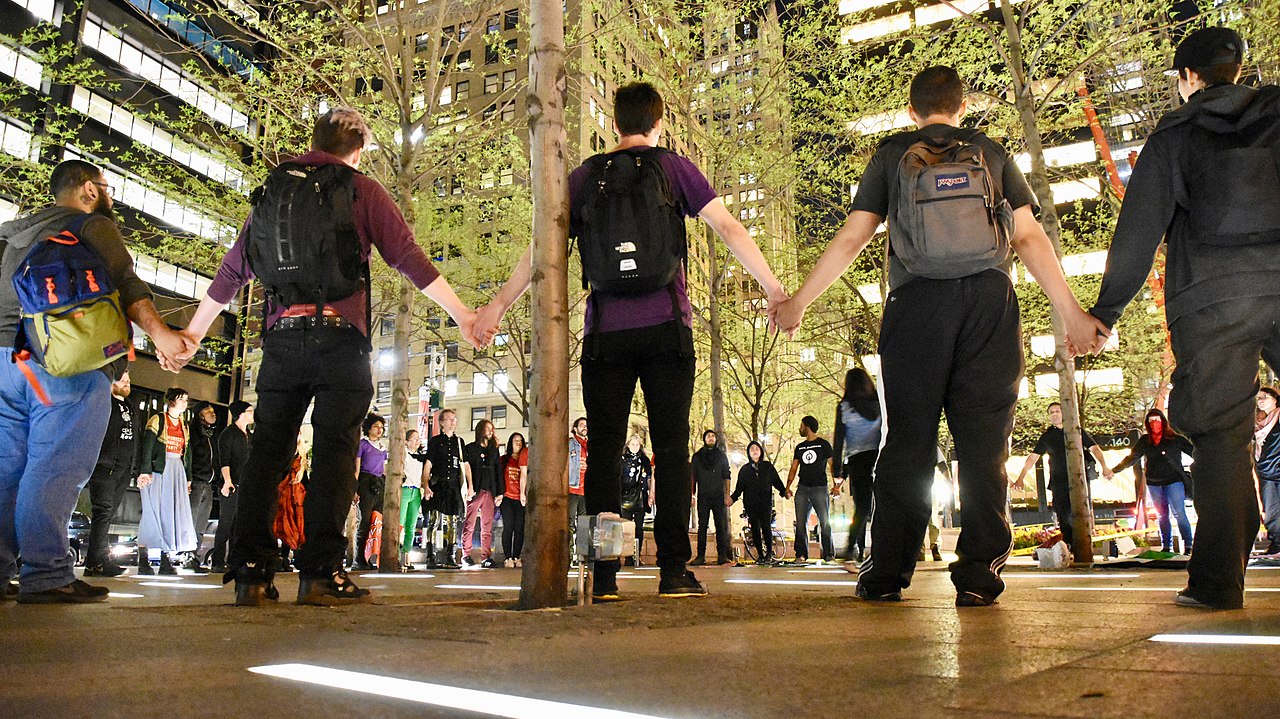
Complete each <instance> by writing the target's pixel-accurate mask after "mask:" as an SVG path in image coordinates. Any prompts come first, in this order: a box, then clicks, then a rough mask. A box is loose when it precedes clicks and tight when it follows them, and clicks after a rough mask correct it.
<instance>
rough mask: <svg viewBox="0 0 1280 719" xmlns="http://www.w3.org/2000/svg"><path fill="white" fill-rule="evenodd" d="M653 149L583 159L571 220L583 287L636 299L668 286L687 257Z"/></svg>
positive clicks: (680, 220) (679, 219) (678, 215)
mask: <svg viewBox="0 0 1280 719" xmlns="http://www.w3.org/2000/svg"><path fill="white" fill-rule="evenodd" d="M668 152H670V150H667V149H665V148H660V147H655V148H646V149H643V150H620V151H618V152H614V153H611V154H607V155H596V156H595V157H592V158H591V159H589V160H587V166H588V168H589V170H588V173H587V178H586V181H585V182H584V183H583V186H582V194H583V198H582V202H581V204H580V209H579V211H578V212H577V213H576V215H575V216H574V217H573V218H572V220H573V225H574V227H573V229H574V231H575V232H576V234H577V238H578V254H579V256H580V257H581V258H582V280H583V285H584V286H586V285H590V286H591V287H592V288H594V289H596V290H599V291H601V292H605V293H607V294H612V295H637V294H644V293H647V292H653V291H656V290H660V289H662V288H664V287H667V286H669V285H671V283H672V282H673V281H674V280H675V278H676V273H678V272H680V271H681V270H682V268H683V267H684V262H685V257H686V255H687V254H688V243H687V240H686V238H685V227H684V214H683V213H682V212H681V208H680V204H679V202H678V201H677V200H676V198H675V194H674V193H673V192H672V190H671V183H670V181H669V180H668V178H667V174H666V172H664V171H663V169H662V165H661V162H660V159H661V157H662V156H663V155H665V154H667V153H668Z"/></svg>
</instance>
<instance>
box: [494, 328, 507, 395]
mask: <svg viewBox="0 0 1280 719" xmlns="http://www.w3.org/2000/svg"><path fill="white" fill-rule="evenodd" d="M495 339H496V338H495ZM510 387H511V376H510V375H508V374H507V373H506V372H498V373H497V374H495V375H494V376H493V389H494V391H495V392H506V391H507V390H508V389H509V388H510Z"/></svg>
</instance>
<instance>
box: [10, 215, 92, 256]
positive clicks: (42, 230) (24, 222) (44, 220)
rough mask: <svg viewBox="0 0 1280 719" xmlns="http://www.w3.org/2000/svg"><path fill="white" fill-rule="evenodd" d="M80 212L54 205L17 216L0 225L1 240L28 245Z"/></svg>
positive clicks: (23, 245) (15, 244)
mask: <svg viewBox="0 0 1280 719" xmlns="http://www.w3.org/2000/svg"><path fill="white" fill-rule="evenodd" d="M78 214H80V211H79V210H75V209H72V208H70V207H59V206H58V205H54V206H53V207H47V208H45V209H43V210H40V211H39V212H35V213H32V214H30V215H23V216H21V217H15V218H14V219H12V220H9V221H8V222H6V223H4V224H2V225H0V242H4V243H5V244H8V245H11V246H13V247H15V248H22V247H27V246H28V245H30V244H31V243H33V242H35V241H36V240H38V239H42V238H43V237H44V236H45V235H47V234H49V233H50V232H51V231H52V229H53V227H56V226H58V225H61V224H64V223H65V222H66V221H67V220H68V219H69V218H71V217H74V216H75V215H78Z"/></svg>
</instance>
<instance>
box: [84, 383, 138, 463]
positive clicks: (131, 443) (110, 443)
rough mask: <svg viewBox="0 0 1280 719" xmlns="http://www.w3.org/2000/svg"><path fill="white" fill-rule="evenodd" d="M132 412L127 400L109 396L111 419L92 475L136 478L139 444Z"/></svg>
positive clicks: (108, 421)
mask: <svg viewBox="0 0 1280 719" xmlns="http://www.w3.org/2000/svg"><path fill="white" fill-rule="evenodd" d="M133 412H134V408H133V407H132V406H131V405H130V404H129V400H127V399H120V398H118V397H116V396H115V395H112V396H111V418H110V419H108V420H107V433H106V435H104V436H103V438H102V449H101V450H99V451H98V463H97V464H96V465H95V466H94V468H93V471H94V474H98V473H104V474H116V473H125V474H127V475H128V476H129V478H130V479H132V478H134V477H136V476H137V471H138V444H139V443H138V435H137V430H136V429H135V427H134V425H133Z"/></svg>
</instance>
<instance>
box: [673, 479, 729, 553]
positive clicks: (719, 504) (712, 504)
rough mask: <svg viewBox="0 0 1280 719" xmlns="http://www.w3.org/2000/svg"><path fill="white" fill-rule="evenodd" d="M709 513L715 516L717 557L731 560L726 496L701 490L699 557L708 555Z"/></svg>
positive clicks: (699, 502)
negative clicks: (707, 493) (725, 504)
mask: <svg viewBox="0 0 1280 719" xmlns="http://www.w3.org/2000/svg"><path fill="white" fill-rule="evenodd" d="M658 506H659V507H661V506H662V505H661V504H659V505H658ZM707 515H711V517H714V518H715V523H716V557H717V558H718V559H719V560H720V561H722V562H728V561H731V560H732V559H733V548H732V545H731V543H730V541H731V540H730V539H729V508H728V507H726V506H724V496H723V495H708V496H706V497H704V496H703V495H702V493H701V492H699V493H698V559H705V558H706V556H707V523H708V522H707V519H708V516H707Z"/></svg>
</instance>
